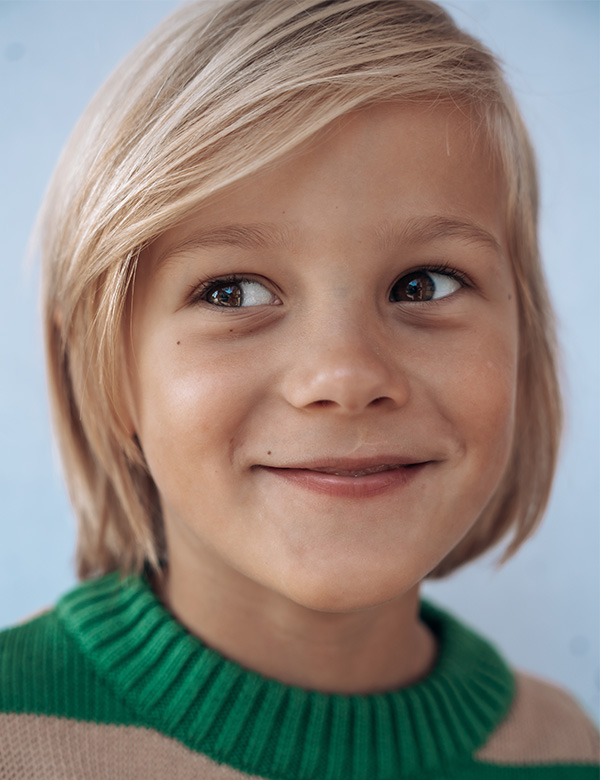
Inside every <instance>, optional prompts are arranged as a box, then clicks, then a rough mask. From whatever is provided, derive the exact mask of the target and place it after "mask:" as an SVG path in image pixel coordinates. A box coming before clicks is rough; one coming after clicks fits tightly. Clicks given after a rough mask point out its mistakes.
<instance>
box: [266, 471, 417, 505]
mask: <svg viewBox="0 0 600 780" xmlns="http://www.w3.org/2000/svg"><path fill="white" fill-rule="evenodd" d="M427 465H428V464H427V463H417V464H415V465H414V466H400V467H399V468H395V469H389V470H388V471H378V472H376V473H375V474H365V475H364V476H361V477H343V476H338V475H336V474H327V473H325V472H323V471H310V470H309V469H277V468H271V467H268V466H262V467H261V469H262V470H264V471H266V472H268V473H270V474H273V475H274V476H276V477H280V478H281V479H285V480H287V481H288V482H291V483H292V484H294V485H297V486H298V487H302V488H305V489H306V490H312V491H313V492H315V493H325V494H326V495H328V496H334V497H336V498H372V497H373V496H380V495H382V494H383V493H388V492H390V491H392V490H398V489H399V488H402V487H405V486H406V485H408V484H409V483H410V482H412V480H413V479H414V478H415V477H416V476H417V475H418V474H420V473H421V472H422V471H423V469H424V468H425V466H427Z"/></svg>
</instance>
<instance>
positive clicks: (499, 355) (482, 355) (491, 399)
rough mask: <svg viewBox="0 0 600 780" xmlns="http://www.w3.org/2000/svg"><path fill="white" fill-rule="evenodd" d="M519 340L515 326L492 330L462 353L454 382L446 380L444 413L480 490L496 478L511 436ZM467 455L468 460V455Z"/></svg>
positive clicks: (493, 484)
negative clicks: (446, 389) (445, 406)
mask: <svg viewBox="0 0 600 780" xmlns="http://www.w3.org/2000/svg"><path fill="white" fill-rule="evenodd" d="M517 344H518V341H517V336H516V328H514V329H513V328H509V329H508V330H491V331H490V332H489V333H488V334H487V335H486V336H485V337H483V338H481V339H479V340H477V341H473V342H472V343H471V344H470V345H468V348H467V349H466V350H465V351H464V352H463V354H462V356H461V359H460V362H458V363H457V365H459V366H460V370H458V371H457V370H456V368H455V370H454V376H455V378H454V381H452V380H451V379H450V377H448V380H447V383H446V387H447V388H448V403H449V405H450V406H451V409H450V408H448V410H447V412H446V413H447V414H448V415H449V416H451V417H452V420H453V423H454V425H455V427H456V431H457V435H458V438H459V442H460V446H461V448H463V450H464V452H465V453H466V455H467V461H468V462H470V463H471V465H472V468H473V469H475V470H477V471H478V476H479V479H480V483H481V487H482V490H483V489H487V490H493V489H494V488H495V486H496V484H497V483H498V481H499V480H500V478H501V476H502V474H503V472H504V468H505V466H506V462H507V459H508V456H509V453H510V448H511V444H512V438H513V435H514V425H515V409H516V389H517V360H518V346H517ZM469 456H470V457H469Z"/></svg>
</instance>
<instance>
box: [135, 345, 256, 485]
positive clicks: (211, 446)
mask: <svg viewBox="0 0 600 780" xmlns="http://www.w3.org/2000/svg"><path fill="white" fill-rule="evenodd" d="M163 341H164V342H166V343H164V344H158V343H157V344H150V345H148V346H147V347H146V349H145V350H144V353H143V354H142V355H140V356H139V361H138V385H139V390H140V392H138V409H139V432H138V435H139V438H140V441H141V444H142V447H143V449H144V453H145V455H146V460H147V462H148V466H149V468H150V471H151V473H152V475H153V477H154V479H155V481H156V482H157V485H158V487H159V490H160V489H161V483H162V482H163V481H168V482H169V483H171V482H175V487H176V488H177V487H181V486H183V485H186V484H189V479H190V471H191V470H192V469H194V470H196V471H198V470H199V469H200V470H201V471H202V473H203V474H206V473H207V472H209V471H210V472H212V473H214V472H216V471H217V470H218V468H219V464H220V463H222V462H223V461H229V460H230V457H231V453H232V452H233V450H234V449H235V446H234V445H235V440H236V437H239V436H241V435H243V430H244V420H245V417H246V414H247V410H248V409H249V408H252V405H253V403H254V400H255V388H256V382H250V381H249V374H248V366H245V365H243V363H242V362H240V361H239V360H236V359H224V357H223V354H222V352H221V351H220V350H210V349H207V348H206V346H205V345H198V344H195V343H194V341H193V340H192V339H191V338H189V337H188V338H187V339H185V338H184V337H178V336H172V337H170V338H169V339H168V340H167V339H164V340H163ZM159 356H160V357H159ZM165 487H166V486H165Z"/></svg>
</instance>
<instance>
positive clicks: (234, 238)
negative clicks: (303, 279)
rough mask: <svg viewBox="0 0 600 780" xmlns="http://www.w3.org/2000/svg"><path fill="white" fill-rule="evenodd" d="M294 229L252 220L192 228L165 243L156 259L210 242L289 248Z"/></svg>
mask: <svg viewBox="0 0 600 780" xmlns="http://www.w3.org/2000/svg"><path fill="white" fill-rule="evenodd" d="M296 232H297V231H296V230H294V228H293V227H292V225H290V224H288V223H282V224H275V223H271V222H256V223H248V224H232V225H218V226H216V227H207V228H205V229H203V230H199V231H196V232H194V233H193V234H192V235H190V236H188V237H187V238H186V239H184V240H183V241H177V242H174V243H173V244H169V246H167V247H166V248H165V249H164V251H163V252H161V253H160V255H159V256H158V257H157V259H156V263H157V265H158V266H160V265H162V264H163V263H164V262H165V261H167V260H169V259H171V258H173V257H175V256H176V255H178V254H182V253H183V252H187V251H190V250H194V249H202V248H205V247H211V246H235V247H238V248H240V249H267V248H275V249H278V248H279V249H288V250H289V249H291V248H292V246H293V245H294V243H295V236H296Z"/></svg>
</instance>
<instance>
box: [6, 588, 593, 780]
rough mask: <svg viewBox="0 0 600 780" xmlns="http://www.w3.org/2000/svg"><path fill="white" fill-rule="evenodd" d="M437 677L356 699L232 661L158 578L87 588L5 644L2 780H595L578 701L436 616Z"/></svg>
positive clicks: (432, 615)
mask: <svg viewBox="0 0 600 780" xmlns="http://www.w3.org/2000/svg"><path fill="white" fill-rule="evenodd" d="M421 617H422V619H423V620H424V622H425V623H426V624H427V625H428V626H429V628H430V629H431V630H432V631H433V632H434V634H435V635H436V638H437V640H438V646H439V654H438V658H437V661H436V664H435V667H434V669H433V671H432V672H431V674H430V675H429V676H428V677H427V678H426V679H425V680H423V681H421V682H419V683H418V684H416V685H413V686H411V687H408V688H404V689H401V690H399V691H393V692H390V693H385V694H377V695H372V696H342V695H336V694H331V695H328V694H323V693H319V692H316V691H305V690H302V689H300V688H294V687H289V686H285V685H283V684H281V683H279V682H277V681H275V680H269V679H266V678H264V677H261V676H260V675H258V674H255V673H253V672H249V671H247V670H244V669H243V668H242V667H240V666H239V665H237V664H235V663H233V662H231V661H228V660H226V659H224V658H223V657H221V656H220V655H219V654H217V653H216V652H214V651H213V650H211V649H209V648H207V647H206V646H204V645H203V644H202V643H201V642H200V641H199V640H198V639H197V638H196V637H194V636H192V635H190V634H189V633H188V632H187V631H186V630H185V629H184V628H183V627H182V626H181V625H180V624H179V623H177V622H176V621H175V620H174V619H173V617H172V616H171V615H170V613H169V612H168V611H167V610H165V609H164V607H163V606H162V605H161V604H160V602H159V601H158V599H157V598H156V597H155V595H154V594H153V592H152V590H151V588H150V587H149V585H148V583H147V582H146V580H145V579H143V578H138V577H128V578H127V579H125V580H121V579H119V577H118V576H117V575H109V576H107V577H104V578H101V579H98V580H94V581H90V582H86V583H84V584H82V585H80V586H79V587H77V588H75V589H74V590H73V591H71V592H70V593H68V594H67V595H66V596H64V597H63V599H62V600H61V601H60V602H59V604H58V605H57V607H56V609H55V610H53V611H51V612H49V613H46V614H45V615H43V616H41V617H39V618H37V619H35V620H33V621H32V622H30V623H28V624H25V625H23V626H19V627H16V628H13V629H9V630H8V631H5V632H4V633H2V634H0V778H1V779H2V780H22V779H24V778H30V777H35V778H40V780H45V779H46V778H48V780H49V779H50V778H52V780H67V778H68V779H69V780H75V779H77V780H99V779H100V778H105V777H106V778H109V777H110V778H114V777H119V778H126V779H129V778H131V779H132V780H137V778H139V780H142V778H143V779H144V780H145V779H146V778H151V777H168V778H169V780H173V779H174V778H175V780H179V779H181V780H188V778H189V780H191V778H207V779H210V780H242V779H243V778H247V777H248V775H250V776H252V777H260V778H271V780H321V779H322V780H336V779H339V780H392V779H394V780H396V779H399V778H407V779H408V778H414V779H415V780H416V778H423V780H455V778H456V780H458V778H465V780H475V779H476V778H489V779H490V780H494V779H495V780H510V778H515V779H516V778H521V777H522V778H524V780H525V778H528V779H530V780H535V779H536V778H539V779H540V780H556V779H558V778H564V780H567V778H573V780H577V779H578V778H580V779H581V780H591V778H597V777H598V775H599V772H598V766H599V764H598V736H597V732H596V731H595V729H594V727H593V725H592V724H591V723H590V721H589V720H588V719H587V717H586V716H585V715H584V714H583V712H582V711H581V710H580V709H579V707H578V706H577V705H576V704H575V703H574V701H573V700H572V699H571V698H570V697H569V696H568V695H567V694H565V693H564V692H562V691H560V690H559V689H555V688H553V687H551V686H548V685H547V684H545V683H542V682H540V681H536V680H534V679H532V678H529V677H527V676H524V675H517V676H515V675H514V674H513V673H512V672H511V671H510V670H509V668H508V667H507V665H506V663H505V662H504V661H503V659H502V658H501V657H500V655H499V654H498V653H497V651H496V650H495V649H494V648H493V647H492V646H491V645H490V644H489V643H487V642H486V641H485V640H484V639H482V638H481V637H479V636H478V635H477V634H475V633H474V632H472V631H470V630H469V629H468V628H466V627H465V626H463V625H462V624H461V623H460V622H458V621H457V620H456V619H455V618H453V617H451V616H450V615H449V614H447V613H446V612H444V611H443V610H441V609H439V608H437V607H434V606H433V605H432V604H430V603H428V602H425V601H424V602H422V605H421Z"/></svg>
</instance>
